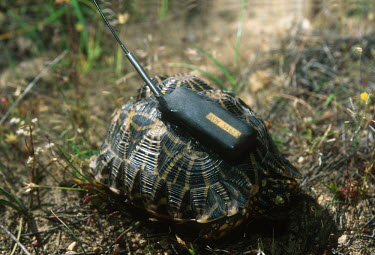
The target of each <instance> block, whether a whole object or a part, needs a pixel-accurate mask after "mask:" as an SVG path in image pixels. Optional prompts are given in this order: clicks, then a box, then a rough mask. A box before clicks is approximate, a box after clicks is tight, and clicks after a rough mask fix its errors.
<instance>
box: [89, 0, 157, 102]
mask: <svg viewBox="0 0 375 255" xmlns="http://www.w3.org/2000/svg"><path fill="white" fill-rule="evenodd" d="M93 2H94V4H95V6H96V8H97V9H98V11H99V13H100V15H101V16H102V18H103V19H104V22H105V23H106V24H107V27H108V28H109V30H111V32H112V34H113V36H114V37H115V38H116V40H117V42H118V43H119V44H120V46H121V49H122V50H123V51H124V52H125V56H126V57H127V58H128V59H129V61H130V63H131V64H132V65H133V66H134V68H135V70H136V71H137V72H138V74H139V75H140V76H141V77H142V79H143V80H144V81H145V82H146V84H147V86H148V87H149V88H150V89H151V90H152V92H153V93H154V95H155V96H156V97H159V96H160V93H161V92H160V90H159V89H158V88H157V87H156V86H155V85H154V83H152V81H151V79H150V76H148V75H147V73H146V71H145V70H144V69H143V67H142V66H141V65H140V64H139V62H138V60H137V59H136V58H135V56H134V55H133V53H131V52H129V51H128V49H127V48H126V47H125V45H124V44H123V43H122V42H121V40H120V38H118V36H117V34H116V32H115V30H113V28H112V26H111V25H110V24H109V21H108V20H107V18H106V17H105V16H104V13H103V11H102V9H100V7H99V5H98V3H97V2H96V1H95V0H93Z"/></svg>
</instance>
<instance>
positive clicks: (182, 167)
mask: <svg viewBox="0 0 375 255" xmlns="http://www.w3.org/2000/svg"><path fill="white" fill-rule="evenodd" d="M152 81H153V82H154V83H156V84H158V85H157V86H158V87H159V88H160V89H161V92H162V93H170V92H171V91H172V90H173V89H175V88H177V87H179V86H184V87H187V88H190V89H192V90H194V91H196V92H197V93H198V94H200V95H201V96H203V97H205V98H206V99H207V100H211V101H214V102H217V103H218V104H220V105H221V106H222V107H224V108H225V109H227V110H228V111H230V112H231V113H233V114H234V115H235V116H237V117H238V118H240V119H242V120H243V121H245V122H246V123H248V124H249V125H252V126H253V127H255V129H256V132H257V141H256V143H257V144H256V146H255V149H254V150H250V151H249V152H247V153H246V155H244V156H243V157H242V158H241V159H240V160H237V161H230V160H227V159H223V158H222V157H220V156H219V155H217V154H216V153H215V152H213V151H211V149H210V148H207V147H206V146H205V145H203V144H201V143H200V142H199V141H197V140H196V139H194V138H192V137H191V136H190V135H189V133H187V132H186V130H185V129H184V128H183V127H180V126H177V125H175V124H173V123H171V122H169V121H166V120H165V119H164V117H163V115H162V114H161V112H160V111H159V109H158V101H157V100H156V98H155V97H154V96H153V95H152V93H151V91H150V89H149V88H148V87H147V86H145V85H144V86H143V87H142V88H141V89H140V90H139V91H138V96H137V98H136V99H133V98H131V99H130V100H129V101H128V102H127V103H125V104H124V105H123V106H122V107H121V108H120V109H118V110H117V111H115V112H114V114H113V118H112V121H111V124H110V126H109V129H108V132H107V136H106V138H105V140H104V143H103V145H102V147H101V149H100V153H99V154H98V155H97V156H95V157H94V158H93V159H92V161H91V163H90V167H91V169H92V171H93V174H94V176H95V179H96V181H98V182H99V183H101V184H104V185H105V186H107V187H108V188H109V189H110V190H112V191H113V192H115V193H116V194H119V195H121V196H124V197H125V198H126V201H127V203H130V204H132V205H134V206H136V207H138V208H142V209H143V210H145V211H147V212H148V213H149V214H151V215H152V216H153V217H157V218H161V219H169V220H172V221H173V222H176V223H189V222H190V223H191V222H193V223H196V225H198V226H199V229H200V232H199V235H200V236H201V237H203V238H218V237H222V236H223V235H225V234H226V233H228V231H229V230H231V229H233V228H235V227H237V226H238V225H240V224H241V223H242V222H244V221H245V220H247V219H248V218H249V217H257V216H267V215H272V214H278V213H279V211H280V209H283V208H287V206H288V204H289V201H290V199H291V194H293V193H294V191H295V190H296V189H297V181H296V179H295V178H298V177H299V173H298V170H297V169H296V168H295V167H294V166H293V165H292V164H291V163H290V162H289V161H288V160H287V159H285V158H284V157H283V156H282V155H281V153H280V152H279V151H278V149H277V148H276V146H275V144H274V143H273V141H272V139H271V137H270V135H269V133H268V131H267V128H266V125H265V123H264V122H263V121H262V119H261V118H260V117H258V116H257V115H256V114H255V113H254V112H253V111H252V110H251V109H250V108H249V107H248V106H247V105H246V104H245V103H244V102H243V101H242V100H241V99H239V98H237V97H236V96H235V95H234V94H232V93H230V92H227V91H224V90H220V89H214V88H212V87H210V86H209V85H208V84H207V83H206V82H204V81H203V80H201V79H199V78H197V77H195V76H192V75H188V74H178V75H174V76H170V77H168V76H156V77H154V78H152Z"/></svg>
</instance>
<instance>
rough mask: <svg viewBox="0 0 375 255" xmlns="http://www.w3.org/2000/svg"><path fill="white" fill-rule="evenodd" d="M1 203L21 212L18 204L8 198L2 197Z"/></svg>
mask: <svg viewBox="0 0 375 255" xmlns="http://www.w3.org/2000/svg"><path fill="white" fill-rule="evenodd" d="M0 204H2V205H4V206H6V207H11V208H13V209H14V210H16V211H17V212H20V208H19V207H18V206H17V205H15V204H13V203H12V202H9V201H8V200H5V199H0Z"/></svg>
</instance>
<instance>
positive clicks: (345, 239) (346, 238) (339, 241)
mask: <svg viewBox="0 0 375 255" xmlns="http://www.w3.org/2000/svg"><path fill="white" fill-rule="evenodd" d="M347 241H348V235H342V236H340V237H339V239H338V240H337V242H338V243H339V244H341V245H343V244H345V243H346V242H347Z"/></svg>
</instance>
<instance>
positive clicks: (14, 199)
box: [0, 187, 27, 211]
mask: <svg viewBox="0 0 375 255" xmlns="http://www.w3.org/2000/svg"><path fill="white" fill-rule="evenodd" d="M1 193H2V194H3V195H4V196H6V197H7V198H8V200H9V201H8V202H10V203H12V204H13V205H15V204H14V203H16V204H17V206H16V207H17V211H27V209H26V207H25V205H24V204H23V203H22V201H21V200H19V199H18V197H17V196H16V195H14V194H12V193H10V192H8V191H6V190H5V189H3V188H1V187H0V194H1ZM5 201H6V200H5ZM13 202H14V203H13Z"/></svg>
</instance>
